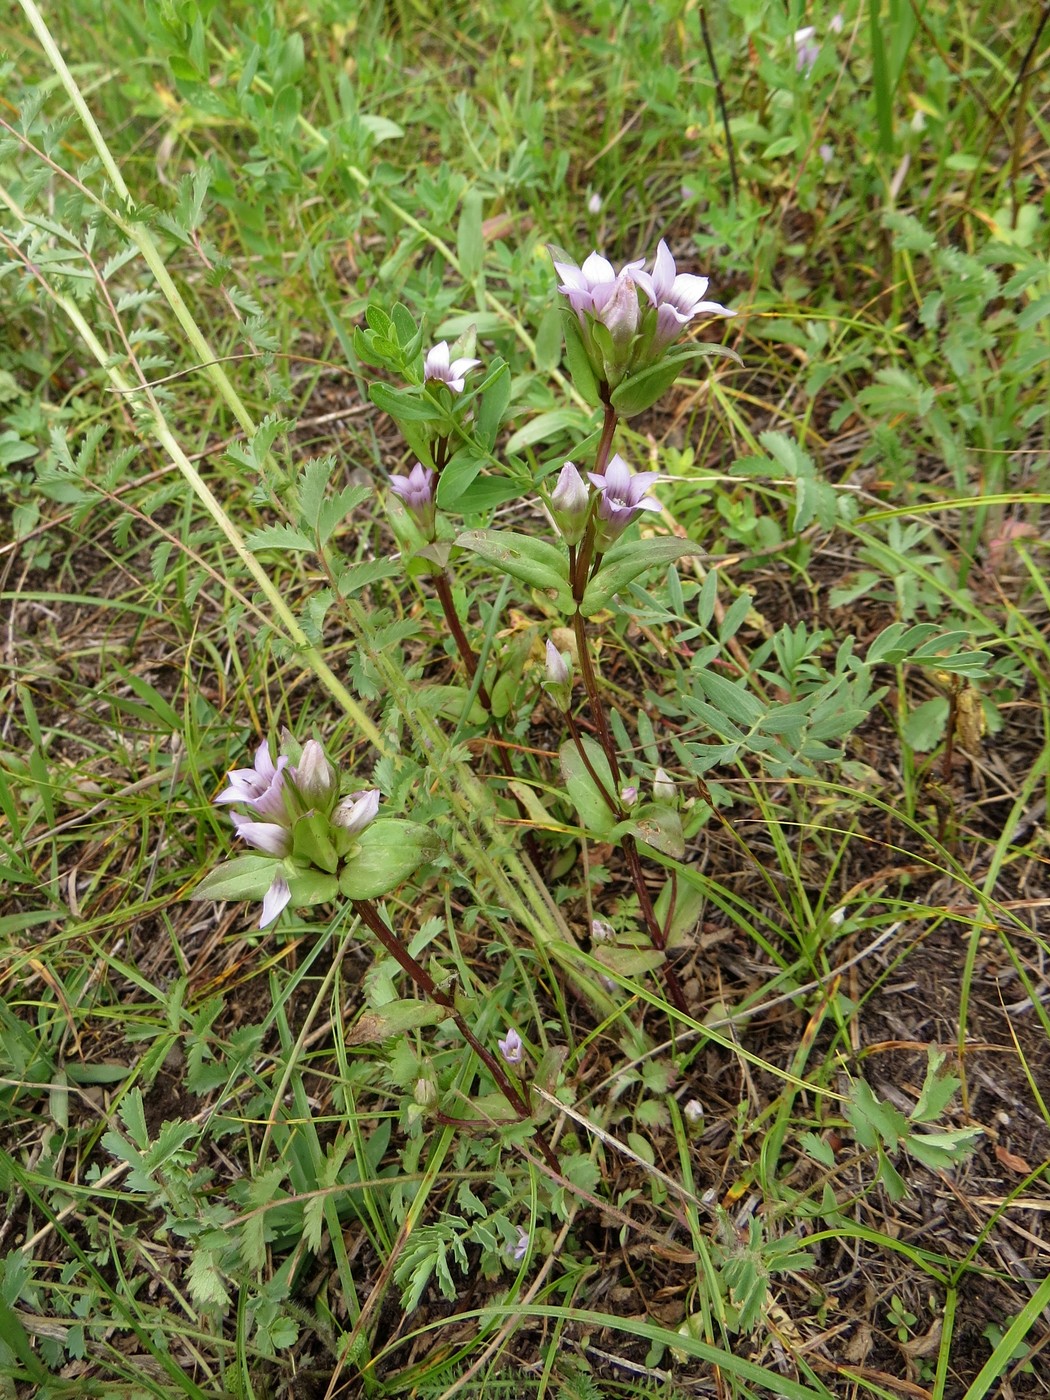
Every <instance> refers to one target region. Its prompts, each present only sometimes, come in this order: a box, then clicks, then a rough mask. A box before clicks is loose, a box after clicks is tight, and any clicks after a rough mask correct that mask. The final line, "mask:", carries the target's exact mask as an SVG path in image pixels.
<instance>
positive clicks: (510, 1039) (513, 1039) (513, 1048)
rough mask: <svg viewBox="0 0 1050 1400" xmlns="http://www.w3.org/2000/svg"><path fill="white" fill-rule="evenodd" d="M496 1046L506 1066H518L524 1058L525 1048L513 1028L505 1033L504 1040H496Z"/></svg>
mask: <svg viewBox="0 0 1050 1400" xmlns="http://www.w3.org/2000/svg"><path fill="white" fill-rule="evenodd" d="M496 1044H497V1045H498V1046H499V1052H500V1054H501V1055H502V1056H503V1058H504V1059H505V1060H506V1062H507V1064H508V1065H520V1064H521V1062H522V1060H523V1059H524V1058H525V1047H524V1045H522V1043H521V1036H520V1035H519V1034H518V1032H517V1031H516V1030H515V1029H514V1028H513V1026H512V1027H511V1029H510V1030H509V1031H508V1032H507V1038H506V1040H497V1042H496Z"/></svg>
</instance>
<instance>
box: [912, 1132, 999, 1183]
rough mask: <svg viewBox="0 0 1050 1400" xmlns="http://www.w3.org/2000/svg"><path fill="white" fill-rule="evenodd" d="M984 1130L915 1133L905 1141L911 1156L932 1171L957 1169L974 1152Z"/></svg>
mask: <svg viewBox="0 0 1050 1400" xmlns="http://www.w3.org/2000/svg"><path fill="white" fill-rule="evenodd" d="M983 1134H984V1129H983V1128H953V1129H951V1130H950V1131H949V1132H945V1133H913V1134H912V1135H911V1136H910V1137H909V1138H907V1139H906V1140H905V1143H904V1146H905V1147H906V1148H907V1149H908V1152H909V1154H910V1155H911V1156H912V1157H914V1158H915V1159H916V1161H918V1162H921V1163H922V1164H923V1166H924V1167H929V1169H930V1171H934V1172H943V1171H947V1170H948V1169H949V1168H950V1167H956V1166H958V1165H959V1163H960V1162H962V1161H964V1160H965V1159H966V1158H967V1157H968V1156H969V1155H970V1153H971V1152H973V1151H974V1149H975V1148H976V1146H977V1144H978V1142H979V1141H980V1139H981V1137H982V1136H983Z"/></svg>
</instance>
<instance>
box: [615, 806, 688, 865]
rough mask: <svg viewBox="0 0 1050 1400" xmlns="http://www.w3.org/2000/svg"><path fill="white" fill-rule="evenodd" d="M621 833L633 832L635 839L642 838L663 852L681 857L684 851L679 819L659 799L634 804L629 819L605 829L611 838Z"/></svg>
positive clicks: (628, 834) (677, 857)
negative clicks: (608, 829)
mask: <svg viewBox="0 0 1050 1400" xmlns="http://www.w3.org/2000/svg"><path fill="white" fill-rule="evenodd" d="M624 836H633V837H634V838H635V840H636V841H644V842H645V844H646V845H647V846H652V847H653V849H654V850H656V851H662V852H663V854H664V855H665V856H671V857H672V858H673V859H674V860H681V859H682V857H683V856H684V855H685V839H684V837H683V836H682V819H681V817H680V816H679V815H678V813H677V812H676V811H675V810H674V808H673V807H665V806H664V805H663V804H662V803H658V802H649V803H646V804H645V805H644V806H642V807H636V808H635V809H634V811H633V812H632V813H631V817H630V820H629V821H625V822H620V823H619V825H618V826H615V827H613V829H612V831H611V832H610V833H609V839H610V840H611V841H618V840H620V839H622V838H623V837H624Z"/></svg>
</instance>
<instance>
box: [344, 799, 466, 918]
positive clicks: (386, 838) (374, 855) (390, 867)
mask: <svg viewBox="0 0 1050 1400" xmlns="http://www.w3.org/2000/svg"><path fill="white" fill-rule="evenodd" d="M440 849H441V842H440V840H439V839H438V837H437V836H436V835H435V834H434V833H433V832H432V831H431V830H430V828H429V827H426V826H421V825H420V824H419V823H418V822H410V821H403V820H402V819H401V818H399V817H379V818H377V819H376V820H375V821H374V822H372V823H371V824H370V825H369V826H366V827H365V829H364V831H362V832H361V835H360V836H359V837H358V841H357V851H356V853H355V854H354V855H353V856H351V857H350V859H349V860H348V861H347V863H346V865H345V866H344V867H343V871H342V874H341V875H340V876H339V888H340V890H341V891H342V892H343V894H344V895H345V896H346V897H347V899H378V898H379V896H380V895H384V894H389V892H390V891H391V890H392V889H395V888H396V887H397V886H398V885H400V884H401V883H402V882H403V881H404V880H407V879H408V877H409V876H410V875H414V874H415V872H416V871H417V870H418V869H419V867H420V866H421V865H425V864H426V862H427V861H429V860H432V859H433V858H434V856H436V855H437V853H438V851H439V850H440Z"/></svg>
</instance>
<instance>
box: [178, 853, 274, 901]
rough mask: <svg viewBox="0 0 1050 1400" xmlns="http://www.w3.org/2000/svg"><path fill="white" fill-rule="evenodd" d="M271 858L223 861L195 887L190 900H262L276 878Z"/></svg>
mask: <svg viewBox="0 0 1050 1400" xmlns="http://www.w3.org/2000/svg"><path fill="white" fill-rule="evenodd" d="M277 866H278V862H277V861H275V860H274V858H273V856H266V855H262V854H259V855H244V856H234V857H233V859H232V860H224V861H223V862H222V864H221V865H217V866H216V867H215V869H214V870H210V871H209V872H208V874H207V875H205V877H204V879H203V880H202V881H201V882H200V884H199V885H197V886H196V888H195V889H194V891H193V893H192V894H191V895H190V898H191V899H231V900H238V901H239V900H243V899H262V897H263V895H264V894H265V893H266V891H267V890H268V889H269V888H270V886H271V885H272V884H273V880H274V876H275V875H277V874H278V873H279V872H278V869H277Z"/></svg>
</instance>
